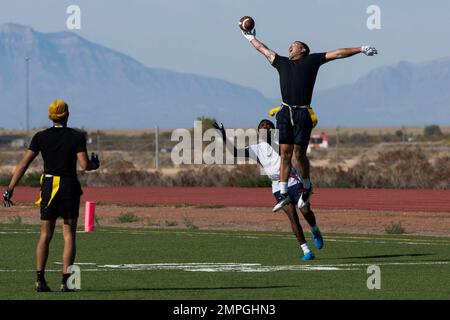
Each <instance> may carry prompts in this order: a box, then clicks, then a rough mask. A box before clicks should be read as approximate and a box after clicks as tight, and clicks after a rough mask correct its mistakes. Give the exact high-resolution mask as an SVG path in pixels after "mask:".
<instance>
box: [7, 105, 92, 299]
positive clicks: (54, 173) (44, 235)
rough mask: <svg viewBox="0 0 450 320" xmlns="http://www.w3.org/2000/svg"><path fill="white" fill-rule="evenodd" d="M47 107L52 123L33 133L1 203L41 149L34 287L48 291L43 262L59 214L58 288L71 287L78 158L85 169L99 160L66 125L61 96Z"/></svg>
mask: <svg viewBox="0 0 450 320" xmlns="http://www.w3.org/2000/svg"><path fill="white" fill-rule="evenodd" d="M48 111H49V116H48V117H49V119H50V120H52V121H53V127H51V128H49V129H46V130H43V131H40V132H38V133H36V134H35V135H34V137H33V139H32V140H31V143H30V146H29V148H28V150H27V152H26V153H25V156H24V157H23V159H22V160H21V161H20V163H19V165H18V166H17V167H16V170H15V171H14V174H13V177H12V179H11V182H10V183H9V186H8V188H7V189H6V191H5V193H4V194H3V200H4V206H6V207H9V206H11V205H12V201H11V198H12V196H13V191H14V187H15V186H16V185H17V184H18V183H19V181H20V179H21V178H22V177H23V175H24V174H25V172H26V171H27V169H28V167H29V165H30V164H31V162H33V160H34V159H35V158H36V157H37V155H38V154H39V152H40V153H41V154H42V158H43V160H44V173H43V174H42V176H41V193H40V199H39V200H38V201H37V202H36V204H37V205H39V206H40V211H41V232H40V237H39V241H38V244H37V248H36V273H37V281H36V291H38V292H48V291H50V288H49V287H48V286H47V282H46V280H45V265H46V263H47V258H48V254H49V245H50V241H51V239H52V237H53V233H54V231H55V225H56V219H57V218H58V217H62V218H63V220H64V224H63V238H64V252H63V270H62V272H63V275H62V284H61V291H63V292H66V291H72V290H71V289H69V288H68V287H67V280H68V278H69V276H70V274H69V273H67V268H68V267H69V266H70V265H73V263H74V261H75V252H76V245H75V238H76V229H77V221H78V210H79V207H80V197H81V194H82V191H81V186H80V183H79V181H78V178H77V161H78V163H79V165H80V166H81V168H82V169H83V170H87V171H89V170H96V169H98V168H99V167H100V161H99V160H98V156H97V155H95V154H94V153H92V156H91V159H89V158H88V155H87V151H86V137H85V135H84V133H82V132H80V131H78V130H75V129H72V128H68V127H67V120H68V118H69V107H68V105H67V104H66V103H65V102H64V101H63V100H60V99H58V100H55V101H53V102H52V103H51V104H50V107H49V110H48Z"/></svg>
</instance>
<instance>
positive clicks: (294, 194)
mask: <svg viewBox="0 0 450 320" xmlns="http://www.w3.org/2000/svg"><path fill="white" fill-rule="evenodd" d="M301 188H302V184H301V183H297V184H295V185H293V186H290V187H289V188H288V194H289V197H290V198H291V203H293V204H297V202H298V200H299V199H300V189H301ZM273 196H274V197H275V203H278V201H279V200H280V196H281V192H280V191H277V192H275V193H274V194H273Z"/></svg>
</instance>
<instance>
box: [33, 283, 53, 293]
mask: <svg viewBox="0 0 450 320" xmlns="http://www.w3.org/2000/svg"><path fill="white" fill-rule="evenodd" d="M36 291H37V292H51V291H52V290H50V288H49V287H48V285H47V282H45V281H36Z"/></svg>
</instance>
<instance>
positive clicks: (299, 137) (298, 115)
mask: <svg viewBox="0 0 450 320" xmlns="http://www.w3.org/2000/svg"><path fill="white" fill-rule="evenodd" d="M292 118H293V120H294V126H293V125H292V123H291V116H290V113H289V107H283V108H281V110H280V111H278V112H277V115H276V119H277V129H278V130H279V134H280V138H279V143H280V144H296V145H300V146H304V147H307V146H308V143H309V139H310V138H311V131H312V129H313V122H312V120H311V116H310V115H309V111H308V109H306V108H292Z"/></svg>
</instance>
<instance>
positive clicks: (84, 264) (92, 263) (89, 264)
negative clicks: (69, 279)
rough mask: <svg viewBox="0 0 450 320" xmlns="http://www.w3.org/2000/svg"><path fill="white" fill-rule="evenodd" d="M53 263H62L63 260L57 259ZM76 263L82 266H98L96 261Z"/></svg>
mask: <svg viewBox="0 0 450 320" xmlns="http://www.w3.org/2000/svg"><path fill="white" fill-rule="evenodd" d="M53 263H54V264H59V265H62V262H58V261H55V262H53ZM74 264H75V265H80V266H96V265H97V264H96V263H95V262H75V263H74Z"/></svg>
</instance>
